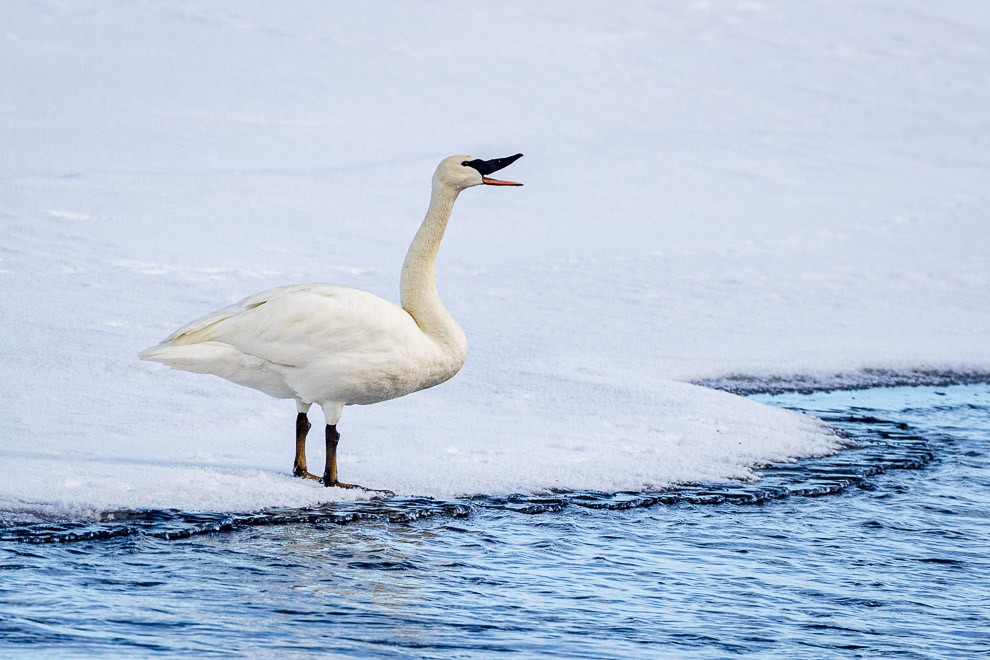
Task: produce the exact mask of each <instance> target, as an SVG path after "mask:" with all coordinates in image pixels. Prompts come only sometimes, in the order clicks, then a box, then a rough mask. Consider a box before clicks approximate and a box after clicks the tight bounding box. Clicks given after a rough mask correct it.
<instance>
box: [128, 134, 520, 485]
mask: <svg viewBox="0 0 990 660" xmlns="http://www.w3.org/2000/svg"><path fill="white" fill-rule="evenodd" d="M520 157H522V154H516V155H515V156H509V157H507V158H496V159H493V160H478V159H475V158H473V157H471V156H451V157H449V158H446V159H444V160H443V161H442V162H441V163H440V165H439V166H437V169H436V172H435V173H434V175H433V194H432V196H431V198H430V207H429V209H428V210H427V212H426V218H425V219H424V220H423V224H422V225H421V226H420V228H419V231H418V232H416V237H415V238H414V239H413V242H412V244H411V245H410V246H409V252H408V253H407V254H406V260H405V263H404V264H403V266H402V278H401V282H400V289H401V295H402V306H401V307H399V306H398V305H395V304H393V303H391V302H388V301H387V300H383V299H381V298H379V297H377V296H374V295H372V294H370V293H365V292H364V291H358V290H356V289H350V288H347V287H343V286H335V285H332V284H299V285H294V286H283V287H278V288H275V289H270V290H268V291H263V292H261V293H258V294H255V295H253V296H250V297H248V298H245V299H244V300H242V301H240V302H239V303H237V304H236V305H231V306H230V307H225V308H223V309H221V310H218V311H216V312H213V313H212V314H207V315H206V316H204V317H202V318H200V319H197V320H195V321H193V322H192V323H189V324H188V325H185V326H183V327H182V328H179V329H178V330H176V331H175V332H174V333H172V334H171V335H170V336H169V337H168V338H166V339H165V340H164V341H162V342H161V343H160V344H158V345H157V346H153V347H151V348H149V349H147V350H145V351H143V352H141V353H140V354H139V357H140V358H141V359H142V360H153V361H155V362H161V363H163V364H166V365H168V366H170V367H173V368H175V369H182V370H184V371H194V372H197V373H206V374H215V375H217V376H220V377H221V378H226V379H227V380H229V381H231V382H234V383H237V384H238V385H244V386H246V387H252V388H254V389H256V390H261V391H262V392H264V393H265V394H268V395H270V396H274V397H278V398H282V399H295V400H296V407H297V412H298V415H297V417H296V459H295V465H294V466H293V470H292V472H293V474H294V475H295V476H297V477H304V478H308V479H316V480H319V481H322V482H323V484H324V485H325V486H339V487H343V488H350V487H353V486H351V485H350V484H344V483H341V482H339V481H338V480H337V443H338V441H339V440H340V434H339V433H338V432H337V422H338V421H339V420H340V416H341V413H342V412H343V409H344V406H346V405H349V404H368V403H378V402H379V401H387V400H388V399H394V398H396V397H400V396H403V395H405V394H409V393H411V392H415V391H417V390H422V389H425V388H427V387H433V386H434V385H438V384H440V383H442V382H444V381H445V380H448V379H449V378H451V377H452V376H453V375H454V374H456V373H457V372H458V371H459V370H460V368H461V366H462V365H463V364H464V359H465V357H466V356H467V339H466V338H465V337H464V332H463V331H462V330H461V328H460V326H458V325H457V323H456V322H455V321H454V319H453V318H452V317H451V316H450V314H449V313H448V312H447V310H446V309H444V306H443V304H442V303H441V302H440V297H439V296H438V295H437V288H436V279H435V273H434V262H435V261H436V255H437V250H438V248H439V247H440V240H441V239H442V238H443V233H444V230H445V229H446V227H447V221H448V219H449V218H450V212H451V209H452V208H453V205H454V201H455V200H456V199H457V195H458V194H460V192H461V191H462V190H464V189H466V188H470V187H471V186H477V185H481V184H487V185H497V186H519V185H522V184H520V183H516V182H514V181H499V180H498V179H492V178H489V177H488V176H487V175H489V174H491V173H492V172H495V171H498V170H500V169H502V168H503V167H506V166H508V165H510V164H511V163H513V162H514V161H515V160H516V159H518V158H520ZM314 403H317V404H319V405H320V407H321V408H323V414H324V416H325V417H326V423H327V428H326V449H327V453H326V466H325V468H324V471H323V478H322V479H319V477H317V476H316V475H313V474H311V473H310V472H309V471H308V470H307V468H306V434H307V433H308V431H309V429H310V424H309V420H308V419H307V417H306V413H307V412H308V411H309V408H310V406H311V405H312V404H314Z"/></svg>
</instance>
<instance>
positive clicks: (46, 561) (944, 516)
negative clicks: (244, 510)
mask: <svg viewBox="0 0 990 660" xmlns="http://www.w3.org/2000/svg"><path fill="white" fill-rule="evenodd" d="M757 398H760V399H761V400H765V401H769V402H771V403H774V404H776V405H781V406H786V407H790V408H796V409H800V410H804V411H807V412H809V413H811V414H815V415H817V416H819V417H822V418H824V419H827V420H828V421H830V423H832V424H833V425H835V426H836V427H837V428H839V429H840V430H841V431H842V432H843V433H845V434H846V435H848V436H849V437H850V439H851V440H853V441H854V442H855V443H856V447H854V448H851V449H848V450H845V451H843V452H841V453H840V454H839V455H837V456H835V457H831V458H827V459H818V460H809V461H802V462H800V463H798V464H796V465H789V466H783V467H778V468H769V469H767V470H766V471H765V472H764V474H765V477H764V479H763V480H762V481H761V482H759V483H757V484H746V485H740V484H693V485H686V486H683V487H681V488H677V489H672V490H669V491H664V492H660V493H591V492H585V493H556V494H552V495H548V496H543V497H525V496H519V497H511V498H475V499H470V500H458V501H453V502H436V501H432V500H424V499H394V500H389V501H385V502H371V503H359V504H348V505H338V506H336V507H327V508H323V509H312V510H303V511H300V510H281V511H266V512H258V513H254V514H249V515H235V514H229V513H217V514H210V515H206V514H187V513H183V512H175V511H172V512H118V513H117V514H115V515H114V516H113V518H112V519H110V517H108V519H107V520H104V521H99V522H95V523H93V522H88V523H73V522H72V521H53V522H51V523H46V524H43V525H41V524H33V525H21V526H18V525H12V524H8V525H7V526H6V527H0V539H2V540H0V655H2V656H4V657H11V656H19V655H31V656H48V655H53V654H56V653H57V654H58V655H61V656H65V657H73V656H78V655H87V654H92V655H107V654H113V655H126V656H153V655H169V656H175V655H182V654H196V655H199V656H209V655H227V654H235V655H248V656H259V655H262V656H263V655H268V654H278V655H286V656H289V657H293V656H303V655H306V656H310V655H313V654H325V655H335V656H340V657H369V656H376V657H397V658H398V657H439V658H450V657H456V658H462V657H488V656H491V655H495V654H498V653H502V652H504V653H506V654H510V653H511V654H513V655H515V656H518V657H533V656H537V655H541V656H551V657H566V658H578V657H587V658H610V657H614V658H620V657H621V658H626V657H644V658H646V657H648V658H655V657H679V658H683V657H703V658H712V657H727V656H736V655H759V656H769V657H806V658H824V657H872V656H878V655H890V656H896V657H905V658H912V657H917V658H922V657H925V658H927V657H978V656H986V655H987V654H988V653H990V588H988V586H987V582H988V576H990V386H988V385H967V386H956V387H944V388H890V389H875V390H861V391H853V392H834V393H817V394H808V395H801V394H790V395H780V396H774V397H770V396H761V397H757ZM0 519H2V516H0Z"/></svg>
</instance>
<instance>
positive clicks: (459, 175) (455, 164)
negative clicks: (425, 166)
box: [433, 154, 522, 192]
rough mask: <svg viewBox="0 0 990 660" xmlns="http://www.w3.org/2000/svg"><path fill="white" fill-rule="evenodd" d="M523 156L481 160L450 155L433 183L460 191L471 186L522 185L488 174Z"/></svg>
mask: <svg viewBox="0 0 990 660" xmlns="http://www.w3.org/2000/svg"><path fill="white" fill-rule="evenodd" d="M520 158H522V154H516V155H515V156H506V157H505V158H493V159H491V160H481V159H480V158H475V157H474V156H450V157H449V158H444V159H443V160H442V161H440V164H439V165H438V166H437V171H436V172H435V173H434V174H433V184H434V185H441V186H447V187H450V188H453V189H454V190H456V191H458V192H460V191H461V190H464V189H466V188H470V187H471V186H480V185H486V186H521V185H522V184H521V183H516V182H515V181H501V180H499V179H493V178H491V177H489V176H488V175H489V174H491V173H492V172H498V171H499V170H500V169H502V168H504V167H508V166H509V165H511V164H512V163H514V162H516V161H517V160H519V159H520Z"/></svg>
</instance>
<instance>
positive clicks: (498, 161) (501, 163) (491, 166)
mask: <svg viewBox="0 0 990 660" xmlns="http://www.w3.org/2000/svg"><path fill="white" fill-rule="evenodd" d="M520 158H522V154H516V155H515V156H506V157H505V158H493V159H491V160H481V159H475V160H469V161H468V162H466V163H464V164H465V165H468V166H470V167H473V168H474V169H476V170H478V172H480V173H481V181H482V183H484V184H485V185H488V186H521V185H522V184H521V183H517V182H515V181H502V180H501V179H493V178H491V177H489V176H488V175H489V174H491V173H492V172H498V171H499V170H500V169H503V168H505V167H508V166H509V165H512V163H514V162H516V161H517V160H519V159H520Z"/></svg>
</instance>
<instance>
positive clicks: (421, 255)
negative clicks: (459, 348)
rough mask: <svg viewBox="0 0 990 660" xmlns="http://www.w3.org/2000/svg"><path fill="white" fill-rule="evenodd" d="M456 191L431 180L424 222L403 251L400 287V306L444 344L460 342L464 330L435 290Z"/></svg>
mask: <svg viewBox="0 0 990 660" xmlns="http://www.w3.org/2000/svg"><path fill="white" fill-rule="evenodd" d="M458 193H459V191H458V190H456V189H452V188H450V187H448V186H445V185H443V184H440V183H437V182H434V184H433V194H432V195H431V197H430V206H429V209H428V210H427V211H426V217H425V218H424V219H423V224H422V225H420V227H419V231H417V232H416V237H415V238H414V239H413V242H412V244H411V245H410V246H409V251H408V252H407V253H406V260H405V263H404V264H403V265H402V278H401V282H400V285H399V287H400V290H401V295H402V307H403V309H405V310H406V311H407V312H408V313H409V314H410V316H412V317H413V319H414V320H415V321H416V323H417V324H418V325H419V327H420V328H421V329H422V330H423V332H424V333H426V334H427V335H429V336H430V337H431V338H433V339H435V340H437V341H439V342H441V343H444V344H459V343H460V342H463V337H464V334H463V332H462V331H461V329H460V327H459V326H458V325H457V323H456V322H455V321H454V319H453V318H452V317H451V316H450V314H449V313H448V312H447V310H446V309H445V308H444V306H443V304H442V303H441V302H440V296H439V294H438V293H437V285H436V271H435V264H436V257H437V251H438V250H439V249H440V241H441V240H442V239H443V234H444V231H445V230H446V229H447V221H448V220H450V213H451V211H452V210H453V208H454V201H455V200H456V199H457V195H458Z"/></svg>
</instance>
